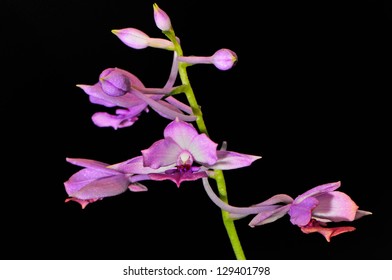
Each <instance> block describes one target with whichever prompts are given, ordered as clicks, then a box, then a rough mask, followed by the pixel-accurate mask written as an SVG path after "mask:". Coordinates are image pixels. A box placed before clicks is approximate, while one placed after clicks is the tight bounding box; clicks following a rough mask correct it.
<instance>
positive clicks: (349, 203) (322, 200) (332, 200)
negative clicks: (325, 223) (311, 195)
mask: <svg viewBox="0 0 392 280" xmlns="http://www.w3.org/2000/svg"><path fill="white" fill-rule="evenodd" d="M317 200H318V201H319V204H318V205H317V207H316V208H314V209H313V213H312V214H313V217H314V218H315V219H317V218H318V217H320V218H326V219H329V220H331V221H333V222H342V221H353V220H354V219H355V215H356V213H357V210H358V206H357V205H356V204H355V202H354V201H353V200H352V199H351V198H350V197H349V196H348V195H347V194H345V193H343V192H339V191H333V192H329V193H324V194H322V195H319V196H317ZM301 204H302V203H301Z"/></svg>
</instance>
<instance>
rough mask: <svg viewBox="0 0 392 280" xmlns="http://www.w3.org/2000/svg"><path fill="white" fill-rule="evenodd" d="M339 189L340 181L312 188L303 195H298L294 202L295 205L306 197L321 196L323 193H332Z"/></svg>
mask: <svg viewBox="0 0 392 280" xmlns="http://www.w3.org/2000/svg"><path fill="white" fill-rule="evenodd" d="M339 187H340V181H338V182H333V183H327V184H323V185H319V186H317V187H314V188H312V189H310V190H308V191H306V192H304V193H303V194H301V195H299V196H298V197H297V198H296V199H295V201H296V203H299V202H301V201H302V200H304V199H306V198H307V197H310V196H317V195H319V194H323V193H326V192H332V191H334V190H336V189H338V188H339Z"/></svg>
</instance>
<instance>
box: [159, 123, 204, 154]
mask: <svg viewBox="0 0 392 280" xmlns="http://www.w3.org/2000/svg"><path fill="white" fill-rule="evenodd" d="M163 135H164V137H165V138H172V139H173V140H174V141H175V142H176V143H177V144H178V145H179V146H180V147H181V148H182V149H188V148H189V146H190V144H191V142H192V140H193V138H195V137H196V136H197V135H199V133H198V132H197V130H196V129H195V128H194V127H193V125H192V124H190V123H186V122H184V121H181V120H179V119H176V120H174V121H172V122H171V123H169V124H168V125H167V126H166V128H165V130H164V131H163Z"/></svg>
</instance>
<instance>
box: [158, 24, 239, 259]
mask: <svg viewBox="0 0 392 280" xmlns="http://www.w3.org/2000/svg"><path fill="white" fill-rule="evenodd" d="M163 33H164V34H165V35H166V36H167V37H168V38H169V39H170V40H171V41H172V42H173V44H174V51H175V52H177V55H178V56H182V55H183V51H182V48H181V46H180V44H179V43H178V41H177V39H176V36H175V34H174V31H173V30H170V31H167V32H163ZM187 66H188V64H186V63H184V62H179V63H178V72H179V75H180V79H181V82H182V84H183V85H186V87H184V93H185V95H186V98H187V100H188V102H189V106H190V107H191V108H192V112H193V114H194V115H195V116H196V124H197V127H198V129H199V131H200V132H201V133H205V134H206V135H208V132H207V127H206V125H205V123H204V119H203V113H202V111H201V109H200V106H199V105H198V103H197V101H196V97H195V94H194V92H193V89H192V87H191V84H190V81H189V78H188V73H187V69H186V68H187ZM214 178H215V180H216V184H217V187H218V193H219V197H220V199H222V200H223V201H224V202H226V203H228V198H227V191H226V183H225V178H224V175H223V172H222V170H215V175H214ZM222 219H223V224H224V226H225V228H226V232H227V234H228V236H229V239H230V243H231V246H232V248H233V251H234V254H235V256H236V258H237V260H245V259H246V258H245V254H244V251H243V249H242V246H241V242H240V240H239V238H238V234H237V230H236V228H235V224H234V220H233V219H231V218H230V217H229V213H228V212H226V211H224V210H222Z"/></svg>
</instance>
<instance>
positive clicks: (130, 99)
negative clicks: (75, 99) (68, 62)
mask: <svg viewBox="0 0 392 280" xmlns="http://www.w3.org/2000/svg"><path fill="white" fill-rule="evenodd" d="M77 86H78V87H80V88H81V89H83V90H84V92H85V93H86V94H88V95H89V96H92V97H94V98H95V99H93V100H98V99H100V101H99V102H100V104H104V103H108V104H115V105H116V106H120V107H123V108H131V107H134V106H137V105H140V104H145V102H144V101H143V100H141V99H140V98H138V97H137V96H135V95H133V94H130V93H127V94H125V95H123V96H110V95H107V94H106V93H105V92H104V91H103V90H102V88H101V85H100V83H96V84H95V85H92V86H90V85H77ZM102 100H103V101H102ZM146 106H147V104H146ZM110 107H113V106H110Z"/></svg>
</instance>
